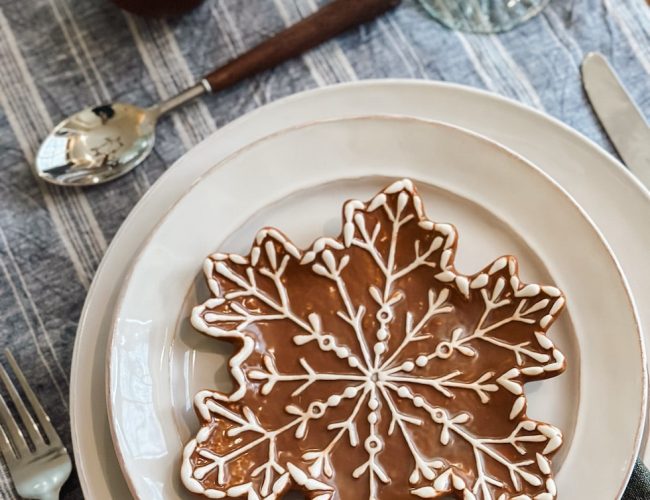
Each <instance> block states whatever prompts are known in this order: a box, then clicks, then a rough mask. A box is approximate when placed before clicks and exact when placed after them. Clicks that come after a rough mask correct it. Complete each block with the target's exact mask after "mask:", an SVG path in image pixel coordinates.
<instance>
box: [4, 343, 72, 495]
mask: <svg viewBox="0 0 650 500" xmlns="http://www.w3.org/2000/svg"><path fill="white" fill-rule="evenodd" d="M5 357H6V358H7V361H8V362H9V365H10V366H11V369H12V370H13V372H14V375H15V376H16V379H18V382H19V383H20V386H21V387H22V389H23V391H24V393H25V395H26V396H27V399H28V401H29V404H30V406H31V407H32V409H33V410H34V413H35V415H36V418H37V420H38V424H37V423H36V422H35V421H34V419H33V417H32V415H31V414H30V413H29V411H27V407H26V406H25V403H24V402H23V400H22V398H21V397H20V395H19V394H18V391H17V390H16V387H15V386H14V384H13V382H12V381H11V379H10V378H9V375H8V374H7V371H6V370H5V369H4V367H2V366H1V365H0V378H1V379H2V383H3V384H4V386H5V388H6V389H7V392H8V393H9V396H10V397H11V400H12V401H13V403H14V406H15V407H16V410H17V411H18V414H19V415H20V418H21V420H22V422H23V425H24V426H25V429H26V430H27V434H29V437H30V440H31V442H32V444H33V449H30V447H29V445H28V443H27V441H26V440H25V437H24V435H23V433H22V431H21V430H20V428H19V427H18V424H17V423H16V420H15V419H14V417H13V416H12V415H11V412H10V411H9V408H8V407H7V404H6V402H5V400H4V398H3V397H2V396H1V395H0V423H1V424H2V427H1V428H0V451H1V452H2V456H3V457H4V459H5V462H6V464H7V467H8V468H9V473H10V474H11V479H13V482H14V486H15V487H16V491H17V492H18V494H19V495H20V496H21V497H24V498H35V499H41V500H54V499H57V498H59V490H60V489H61V486H63V483H65V482H66V480H67V479H68V477H69V476H70V472H71V471H72V463H71V461H70V456H69V455H68V451H67V450H66V449H65V446H63V443H62V442H61V438H59V435H58V434H57V432H56V430H55V429H54V427H53V426H52V423H51V422H50V417H48V416H47V414H46V413H45V411H44V410H43V407H42V406H41V404H40V403H39V402H38V399H37V398H36V395H35V394H34V391H32V389H31V388H30V387H29V384H28V383H27V379H26V378H25V375H23V372H22V371H21V370H20V368H19V367H18V364H17V363H16V360H15V359H14V357H13V355H12V354H11V352H10V351H9V350H8V349H5ZM44 438H45V439H44Z"/></svg>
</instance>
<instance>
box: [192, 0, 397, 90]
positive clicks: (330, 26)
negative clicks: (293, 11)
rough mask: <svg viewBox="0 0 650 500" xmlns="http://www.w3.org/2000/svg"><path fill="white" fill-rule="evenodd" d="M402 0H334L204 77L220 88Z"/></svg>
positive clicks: (290, 56)
mask: <svg viewBox="0 0 650 500" xmlns="http://www.w3.org/2000/svg"><path fill="white" fill-rule="evenodd" d="M400 1H401V0H333V1H332V2H330V3H329V4H327V5H326V6H325V7H323V8H322V9H320V10H318V11H316V12H315V13H314V14H312V15H311V16H309V17H307V18H305V19H303V20H302V21H300V22H298V23H296V24H294V25H293V26H290V27H289V28H287V29H285V30H284V31H281V32H280V33H278V34H277V35H275V36H273V37H272V38H270V39H269V40H266V41H265V42H262V43H261V44H259V45H257V46H256V47H253V48H252V49H251V50H249V51H248V52H246V53H245V54H242V55H241V56H239V57H237V58H236V59H233V60H232V61H230V62H229V63H227V64H226V65H225V66H222V67H221V68H219V69H216V70H215V71H213V72H212V73H210V74H209V75H207V76H205V77H204V80H207V81H208V83H209V84H210V89H211V90H212V92H217V91H219V90H222V89H224V88H226V87H229V86H230V85H233V84H235V83H237V82H239V81H241V80H243V79H245V78H248V77H249V76H252V75H254V74H255V73H259V72H260V71H264V70H266V69H269V68H272V67H274V66H277V65H278V64H280V63H282V62H284V61H286V60H287V59H291V58H292V57H295V56H297V55H299V54H301V53H303V52H305V51H307V50H309V49H311V48H313V47H315V46H316V45H319V44H321V43H322V42H325V41H327V40H329V39H331V38H334V37H335V36H336V35H338V34H340V33H342V32H343V31H346V30H348V29H350V28H353V27H355V26H357V25H359V24H362V23H365V22H367V21H370V20H372V19H374V18H375V17H377V16H378V15H380V14H382V13H384V12H385V11H387V10H388V9H390V8H392V7H395V6H396V5H398V4H399V3H400Z"/></svg>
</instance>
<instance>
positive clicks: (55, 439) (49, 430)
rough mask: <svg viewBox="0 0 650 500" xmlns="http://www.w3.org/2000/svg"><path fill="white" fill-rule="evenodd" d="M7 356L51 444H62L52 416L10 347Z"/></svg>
mask: <svg viewBox="0 0 650 500" xmlns="http://www.w3.org/2000/svg"><path fill="white" fill-rule="evenodd" d="M5 356H6V358H7V361H9V365H10V366H11V369H12V370H13V372H14V374H15V375H16V378H17V379H18V383H19V384H20V386H21V387H22V388H23V391H24V392H25V395H26V396H27V399H28V400H29V404H31V405H32V408H33V409H34V413H35V414H36V418H37V419H38V422H39V423H40V425H41V428H42V429H43V432H44V433H45V435H46V436H47V439H48V441H49V442H50V444H60V443H61V438H59V435H58V434H57V432H56V430H55V429H54V426H53V425H52V423H51V422H50V417H48V416H47V413H45V410H43V407H42V406H41V403H40V402H39V401H38V398H37V397H36V394H34V391H32V388H31V387H30V386H29V384H28V383H27V379H26V378H25V375H23V372H22V370H21V369H20V367H19V366H18V363H16V359H15V358H14V355H13V354H11V351H10V350H9V349H5Z"/></svg>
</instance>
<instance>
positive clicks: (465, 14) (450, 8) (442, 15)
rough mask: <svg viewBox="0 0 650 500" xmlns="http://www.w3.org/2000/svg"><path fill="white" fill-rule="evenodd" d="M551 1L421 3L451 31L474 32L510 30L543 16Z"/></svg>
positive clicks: (438, 0)
mask: <svg viewBox="0 0 650 500" xmlns="http://www.w3.org/2000/svg"><path fill="white" fill-rule="evenodd" d="M549 1H550V0H420V2H421V3H422V5H424V7H425V8H426V9H427V11H429V13H430V14H431V15H432V16H433V17H435V18H436V19H437V20H438V21H440V22H441V23H442V24H444V25H445V26H448V27H449V28H452V29H456V30H460V31H469V32H473V33H497V32H499V31H507V30H509V29H512V28H514V27H515V26H517V25H519V24H521V23H523V22H524V21H527V20H528V19H530V18H531V17H533V16H535V15H537V14H539V12H540V11H541V10H542V9H543V8H544V7H546V5H547V4H548V3H549Z"/></svg>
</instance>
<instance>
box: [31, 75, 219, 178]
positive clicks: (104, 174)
mask: <svg viewBox="0 0 650 500" xmlns="http://www.w3.org/2000/svg"><path fill="white" fill-rule="evenodd" d="M208 90H209V84H208V83H207V81H205V80H203V81H202V82H201V83H199V84H197V85H195V86H194V87H192V88H190V89H188V90H186V91H185V92H182V93H181V94H179V95H177V96H175V97H173V98H172V99H169V100H167V101H164V102H162V103H160V104H158V105H157V106H153V107H151V108H140V107H138V106H133V105H131V104H123V103H115V104H105V105H102V106H96V107H94V108H86V109H84V110H82V111H80V112H78V113H76V114H74V115H72V116H71V117H69V118H67V119H66V120H63V121H62V122H61V123H59V124H58V125H57V126H56V127H55V128H54V130H52V132H51V133H50V135H48V136H47V138H46V139H45V140H44V141H43V143H42V144H41V147H40V149H39V150H38V153H37V155H36V162H35V173H36V175H37V176H38V177H40V178H41V179H43V180H45V181H47V182H50V183H53V184H58V185H62V186H90V185H93V184H101V183H102V182H106V181H109V180H112V179H116V178H117V177H120V176H121V175H124V174H126V173H127V172H129V171H130V170H132V169H133V168H134V167H136V166H137V165H139V164H140V163H141V162H142V161H143V160H144V159H145V158H146V157H147V156H148V155H149V153H150V152H151V150H152V149H153V145H154V142H155V139H156V134H155V132H156V122H157V121H158V118H160V117H161V116H162V115H163V114H164V113H167V112H168V111H170V110H172V109H174V108H176V107H177V106H180V105H181V104H183V103H185V102H187V101H188V100H190V99H194V98H195V97H197V96H198V95H200V94H202V93H204V92H206V91H208Z"/></svg>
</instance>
